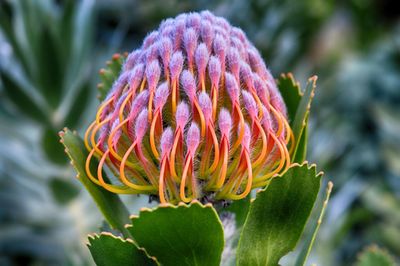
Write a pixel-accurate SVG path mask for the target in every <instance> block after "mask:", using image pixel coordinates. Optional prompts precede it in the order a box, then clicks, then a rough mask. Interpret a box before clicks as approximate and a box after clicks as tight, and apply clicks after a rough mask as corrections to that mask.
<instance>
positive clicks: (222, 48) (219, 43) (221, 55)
mask: <svg viewBox="0 0 400 266" xmlns="http://www.w3.org/2000/svg"><path fill="white" fill-rule="evenodd" d="M213 49H214V53H215V55H216V56H217V57H218V59H219V61H220V62H221V67H222V69H224V68H225V56H226V50H227V49H226V42H225V40H224V37H222V35H220V34H218V35H216V36H215V38H214V43H213Z"/></svg>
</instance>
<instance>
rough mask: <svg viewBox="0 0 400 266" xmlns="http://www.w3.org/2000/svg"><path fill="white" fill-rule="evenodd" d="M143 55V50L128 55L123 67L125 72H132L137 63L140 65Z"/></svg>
mask: <svg viewBox="0 0 400 266" xmlns="http://www.w3.org/2000/svg"><path fill="white" fill-rule="evenodd" d="M141 53H142V50H140V49H138V50H135V51H133V52H132V53H130V54H129V55H128V57H127V58H126V61H125V63H124V67H123V71H124V72H125V71H129V70H131V69H132V68H133V67H134V66H135V65H136V64H137V63H139V58H140V56H141Z"/></svg>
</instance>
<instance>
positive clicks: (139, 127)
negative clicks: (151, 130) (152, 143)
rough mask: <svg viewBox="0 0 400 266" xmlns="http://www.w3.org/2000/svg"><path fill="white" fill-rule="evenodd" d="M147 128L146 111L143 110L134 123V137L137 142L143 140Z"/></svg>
mask: <svg viewBox="0 0 400 266" xmlns="http://www.w3.org/2000/svg"><path fill="white" fill-rule="evenodd" d="M147 126H148V111H147V109H144V110H142V111H141V112H140V114H139V115H138V117H137V119H136V123H135V135H136V138H137V139H138V141H139V142H140V141H141V140H142V139H143V137H144V135H145V134H146V130H147Z"/></svg>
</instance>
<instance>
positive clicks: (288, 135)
mask: <svg viewBox="0 0 400 266" xmlns="http://www.w3.org/2000/svg"><path fill="white" fill-rule="evenodd" d="M293 139H294V138H293V134H292V131H291V129H290V127H289V124H288V121H287V114H286V107H285V103H284V102H283V99H282V97H281V95H280V93H279V91H278V89H277V86H276V83H275V81H274V78H273V77H272V75H271V74H270V72H269V71H268V70H267V68H266V66H265V64H264V62H263V60H262V58H261V56H260V54H259V53H258V51H257V50H256V48H255V47H254V46H253V45H252V44H251V43H250V42H249V40H248V39H247V38H246V35H245V34H244V33H243V31H242V30H240V29H239V28H236V27H233V26H231V25H230V24H229V23H228V22H227V21H226V20H225V19H223V18H220V17H216V16H214V15H213V14H211V13H210V12H208V11H203V12H201V13H190V14H182V15H179V16H178V17H176V18H175V19H167V20H165V21H164V22H163V23H161V25H160V27H159V28H158V30H157V31H154V32H152V33H150V34H149V35H148V36H147V37H146V38H145V40H144V42H143V44H142V46H141V48H140V49H137V50H135V51H133V52H132V53H131V54H129V56H128V57H127V59H126V62H125V64H124V66H123V69H122V71H121V74H120V76H119V78H118V79H117V80H116V82H115V84H114V85H113V87H112V89H111V90H110V92H109V93H108V95H107V97H106V99H105V100H104V101H103V102H102V103H101V105H100V107H99V109H98V111H97V115H96V118H95V120H94V121H93V123H92V124H91V125H90V126H89V128H88V130H87V132H86V134H85V144H86V147H87V149H88V150H89V151H90V152H89V156H88V158H87V161H86V171H87V174H88V176H89V177H90V179H91V180H92V181H93V182H94V183H96V184H97V185H99V186H102V187H104V188H105V189H107V190H109V191H111V192H114V193H126V194H136V193H140V194H154V195H157V194H158V196H159V199H160V202H161V203H165V202H172V203H176V202H180V201H183V202H189V201H191V200H192V199H205V198H208V199H211V198H212V199H216V200H221V199H231V200H237V199H242V198H244V197H246V196H247V195H248V194H249V193H250V191H251V190H252V189H253V188H257V187H262V186H265V185H266V184H267V183H268V182H269V180H270V179H271V178H272V177H274V176H275V175H276V174H278V173H281V172H283V171H285V170H286V169H288V167H289V166H290V152H289V149H290V148H288V147H289V146H291V147H293V146H294V145H293V144H294V143H293V142H294V140H293ZM93 157H96V158H98V159H99V164H98V170H97V172H96V173H92V172H91V171H90V167H89V166H90V163H91V161H92V159H93ZM103 172H107V173H111V174H112V176H114V177H115V178H113V179H112V180H111V182H106V181H105V178H104V177H103Z"/></svg>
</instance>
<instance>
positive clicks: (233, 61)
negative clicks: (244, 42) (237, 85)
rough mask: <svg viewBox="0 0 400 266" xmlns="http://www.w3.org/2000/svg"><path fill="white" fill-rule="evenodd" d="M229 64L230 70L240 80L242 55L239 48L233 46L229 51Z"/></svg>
mask: <svg viewBox="0 0 400 266" xmlns="http://www.w3.org/2000/svg"><path fill="white" fill-rule="evenodd" d="M228 66H229V70H230V72H231V73H232V74H233V75H234V76H235V78H236V79H237V80H239V71H240V55H239V52H238V50H237V49H235V48H233V47H231V48H230V49H229V52H228Z"/></svg>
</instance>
